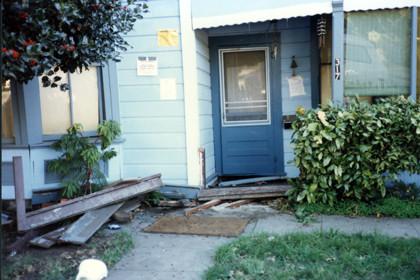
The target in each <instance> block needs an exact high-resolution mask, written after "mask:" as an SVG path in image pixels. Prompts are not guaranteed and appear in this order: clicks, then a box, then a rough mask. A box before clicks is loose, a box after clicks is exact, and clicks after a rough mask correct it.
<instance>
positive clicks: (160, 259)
mask: <svg viewBox="0 0 420 280" xmlns="http://www.w3.org/2000/svg"><path fill="white" fill-rule="evenodd" d="M183 213H184V210H183V209H179V210H167V209H159V208H151V209H148V210H146V211H144V212H139V213H137V214H136V217H135V219H134V221H132V222H131V223H130V224H126V225H123V228H124V229H125V230H127V231H129V232H130V233H131V234H132V235H133V239H134V241H135V248H134V249H133V250H132V251H131V252H130V253H129V254H128V255H126V256H125V257H124V259H123V260H121V261H120V262H119V263H117V264H116V265H115V266H114V267H113V268H112V269H110V271H109V274H108V278H106V279H107V280H121V279H122V280H141V279H147V280H151V279H157V280H161V279H162V280H166V279H180V280H181V279H182V280H193V279H201V275H202V274H203V272H204V271H205V270H206V269H207V267H209V266H211V265H212V257H213V255H214V253H215V251H216V249H217V248H218V247H219V246H220V245H222V244H224V243H227V242H231V241H233V240H235V238H227V237H214V236H198V235H178V234H156V233H145V232H144V229H145V228H147V227H148V226H149V225H151V224H152V223H154V222H155V221H157V220H158V219H159V218H161V217H162V216H163V215H183ZM194 215H196V216H207V217H238V218H249V219H251V222H250V223H249V224H248V225H247V227H246V228H245V230H244V233H243V235H246V234H252V233H260V232H269V233H273V234H285V233H290V232H297V231H299V232H312V231H313V230H324V231H329V230H330V229H333V230H338V231H341V232H348V233H357V232H362V233H373V232H375V231H376V232H378V233H382V234H386V235H389V236H392V237H404V238H410V237H415V238H420V219H393V218H374V217H342V216H318V217H316V218H315V220H316V221H317V223H310V224H308V225H304V224H302V223H297V222H296V218H295V217H294V216H292V215H288V214H280V213H278V212H277V211H275V210H273V209H271V208H269V207H267V206H264V205H261V204H258V203H251V204H248V205H243V206H241V207H238V208H234V209H226V208H217V207H213V208H211V209H207V210H203V211H200V212H198V213H196V214H194Z"/></svg>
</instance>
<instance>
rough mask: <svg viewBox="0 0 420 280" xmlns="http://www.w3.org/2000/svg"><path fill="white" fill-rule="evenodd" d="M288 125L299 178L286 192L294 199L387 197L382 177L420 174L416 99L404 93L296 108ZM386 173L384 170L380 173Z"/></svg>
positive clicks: (419, 114)
mask: <svg viewBox="0 0 420 280" xmlns="http://www.w3.org/2000/svg"><path fill="white" fill-rule="evenodd" d="M296 115H297V120H296V121H295V122H294V123H293V124H292V128H293V135H294V138H293V140H292V145H293V148H294V154H295V160H294V163H295V166H296V167H298V168H299V169H300V178H299V180H298V181H297V182H294V183H293V182H290V183H292V186H293V187H292V189H291V190H290V191H288V192H287V195H289V196H290V198H291V199H293V200H295V201H302V200H303V201H308V202H309V203H311V202H316V201H322V202H323V203H327V202H328V203H330V204H331V205H332V204H333V203H334V202H335V201H337V200H338V199H339V200H342V199H344V198H352V199H358V200H369V199H371V198H373V197H374V196H375V195H376V194H378V193H380V194H381V195H382V196H385V193H386V188H385V181H388V180H390V179H391V178H395V179H397V178H398V177H397V174H398V173H400V172H403V171H409V172H410V174H413V173H418V174H420V161H419V160H420V104H416V103H415V102H414V101H412V100H406V99H405V98H404V97H398V98H387V99H380V100H379V101H378V103H377V104H374V105H369V104H368V103H365V102H360V101H359V99H358V98H356V99H355V100H351V101H350V103H349V106H348V108H344V107H339V106H334V105H333V104H332V102H331V101H329V102H328V105H327V106H326V107H325V108H321V109H311V110H309V111H308V112H306V113H302V111H298V112H297V114H296ZM384 174H386V175H384Z"/></svg>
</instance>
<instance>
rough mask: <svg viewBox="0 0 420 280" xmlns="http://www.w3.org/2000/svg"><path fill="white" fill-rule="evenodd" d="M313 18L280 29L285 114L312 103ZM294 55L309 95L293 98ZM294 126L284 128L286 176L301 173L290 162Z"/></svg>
mask: <svg viewBox="0 0 420 280" xmlns="http://www.w3.org/2000/svg"><path fill="white" fill-rule="evenodd" d="M309 25H310V19H309V18H300V20H298V19H295V20H294V21H293V23H292V22H291V21H289V24H288V25H287V26H286V29H284V30H280V32H281V38H280V42H281V45H280V48H281V50H280V57H281V84H282V90H281V92H282V108H283V115H294V114H295V111H296V109H297V108H298V107H299V106H302V107H304V108H305V109H306V110H308V109H309V108H311V106H312V96H311V72H310V70H311V61H310V27H309ZM293 56H295V61H296V64H297V66H298V67H297V68H296V69H295V72H296V74H297V75H300V76H302V78H303V85H304V88H305V93H306V95H304V96H295V97H290V92H289V84H288V81H287V78H290V77H291V76H292V73H293V71H292V68H290V66H291V64H292V57H293ZM291 136H292V129H283V148H284V165H285V167H284V169H285V170H284V171H285V172H286V176H287V177H297V176H299V170H298V169H297V168H295V167H294V165H293V163H288V162H289V161H290V160H293V159H294V153H293V148H292V147H290V141H291Z"/></svg>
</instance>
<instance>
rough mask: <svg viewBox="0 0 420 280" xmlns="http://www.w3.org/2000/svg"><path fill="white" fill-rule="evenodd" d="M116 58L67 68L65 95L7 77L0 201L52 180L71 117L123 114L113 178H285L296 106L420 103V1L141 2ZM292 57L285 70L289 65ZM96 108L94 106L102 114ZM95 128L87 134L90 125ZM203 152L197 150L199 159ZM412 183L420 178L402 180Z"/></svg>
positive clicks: (192, 186)
mask: <svg viewBox="0 0 420 280" xmlns="http://www.w3.org/2000/svg"><path fill="white" fill-rule="evenodd" d="M148 6H149V10H150V12H149V13H147V14H144V19H143V20H140V21H138V22H137V23H136V26H135V30H134V31H133V32H131V33H130V34H128V35H127V36H126V39H127V40H128V42H129V43H130V44H131V45H132V46H133V48H131V49H129V50H128V51H127V52H126V53H124V54H123V55H122V61H121V62H120V63H109V64H108V65H107V66H105V67H95V66H92V69H91V71H88V72H84V73H83V74H82V75H79V76H78V75H73V74H72V75H65V76H64V78H65V79H69V81H70V83H71V86H72V88H73V90H72V92H73V93H72V94H73V96H72V98H71V100H70V98H69V97H68V96H67V97H66V96H64V95H62V94H61V95H60V94H57V92H55V91H53V90H51V89H45V88H42V87H40V85H39V81H38V80H37V79H34V80H33V81H31V82H30V83H28V84H26V85H16V84H13V83H11V84H10V86H9V87H7V88H6V87H5V88H4V89H3V93H2V108H3V110H2V198H3V199H12V198H13V197H14V190H13V176H12V157H13V156H22V158H23V162H24V167H23V169H24V183H25V197H26V198H27V199H31V198H32V196H33V194H34V193H37V192H41V191H45V190H53V189H56V188H57V184H58V182H59V178H58V177H57V176H54V174H50V173H48V172H47V171H46V166H47V164H48V161H49V160H51V159H53V158H55V157H56V156H57V153H56V152H54V151H53V150H51V149H50V148H49V145H50V144H51V141H53V140H55V139H58V137H59V135H60V134H61V133H63V132H64V131H65V129H66V128H67V126H68V125H69V124H70V123H71V122H82V123H83V124H84V126H85V128H87V130H94V128H95V127H96V125H97V123H98V122H99V121H100V120H103V119H114V120H118V121H119V122H120V123H121V127H122V131H123V137H122V139H121V140H120V141H117V142H116V143H115V144H114V145H113V146H114V148H115V149H116V151H117V152H118V156H117V157H116V158H114V159H112V160H111V161H110V162H109V163H108V164H107V165H105V166H104V167H103V168H104V170H105V173H106V174H107V177H108V180H109V181H115V180H118V179H120V178H132V177H139V176H140V177H143V176H147V175H150V174H154V173H162V179H163V181H164V183H165V184H167V185H171V186H174V187H180V188H183V192H187V194H188V195H189V196H194V195H196V193H197V191H198V190H199V189H200V188H201V185H202V184H203V181H204V180H203V178H202V177H203V176H202V174H203V172H202V169H203V168H205V179H206V182H207V183H211V182H212V181H214V180H215V179H216V178H217V177H218V176H250V175H252V176H273V175H274V176H287V177H296V176H298V175H299V171H298V170H297V169H296V168H294V167H293V165H290V164H288V161H289V160H291V159H293V150H292V149H291V148H290V147H289V143H290V140H291V135H292V131H291V129H290V119H291V118H292V117H290V116H293V115H294V114H295V111H296V109H297V108H298V107H299V106H301V107H303V108H311V107H317V106H319V104H325V102H326V99H327V98H330V99H332V100H333V101H334V102H338V103H339V104H343V103H344V102H345V100H346V99H347V98H351V97H353V96H355V95H356V94H358V95H359V96H362V97H363V98H364V99H365V100H366V101H368V102H372V100H374V99H375V98H378V96H395V95H405V96H410V97H411V98H413V99H416V100H417V101H418V100H419V94H420V82H419V80H420V46H419V44H420V38H419V37H420V35H419V34H420V31H419V30H420V28H419V25H420V17H419V7H420V3H419V1H418V0H382V1H376V0H375V1H362V0H338V1H336V0H296V1H277V0H264V1H259V2H258V3H256V2H254V1H247V0H241V1H238V0H230V1H220V0H213V1H206V0H149V1H148ZM291 66H293V67H291ZM96 108H97V109H96ZM92 133H94V132H92ZM199 148H204V149H205V161H204V163H205V164H203V162H200V154H199ZM401 178H403V179H404V180H406V181H412V182H416V183H417V184H420V177H419V176H411V177H410V176H408V175H407V174H403V175H402V176H401Z"/></svg>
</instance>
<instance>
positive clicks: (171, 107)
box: [120, 100, 184, 118]
mask: <svg viewBox="0 0 420 280" xmlns="http://www.w3.org/2000/svg"><path fill="white" fill-rule="evenodd" d="M120 106H121V117H122V118H126V117H182V116H184V103H183V102H182V100H173V101H172V100H171V101H148V102H146V101H142V102H134V101H132V102H121V103H120Z"/></svg>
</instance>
